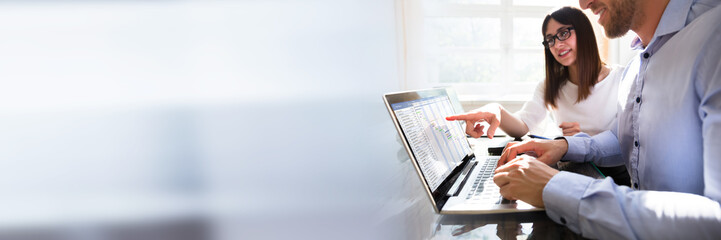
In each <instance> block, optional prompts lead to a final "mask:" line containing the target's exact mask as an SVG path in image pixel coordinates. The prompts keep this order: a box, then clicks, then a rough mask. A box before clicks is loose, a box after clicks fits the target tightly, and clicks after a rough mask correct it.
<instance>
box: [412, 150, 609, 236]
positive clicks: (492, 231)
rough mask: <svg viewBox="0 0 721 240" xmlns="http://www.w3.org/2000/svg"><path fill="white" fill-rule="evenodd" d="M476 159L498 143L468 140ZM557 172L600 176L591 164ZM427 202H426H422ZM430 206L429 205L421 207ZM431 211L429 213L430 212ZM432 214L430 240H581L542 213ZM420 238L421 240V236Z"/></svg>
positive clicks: (566, 166) (562, 167)
mask: <svg viewBox="0 0 721 240" xmlns="http://www.w3.org/2000/svg"><path fill="white" fill-rule="evenodd" d="M470 141H471V144H472V145H473V146H474V149H477V150H476V155H480V156H484V155H488V153H487V152H483V151H479V149H481V150H485V149H486V146H487V144H489V143H492V142H493V141H501V139H498V140H489V139H487V138H481V139H471V140H470ZM558 168H559V169H560V170H564V171H571V172H576V173H580V174H584V175H587V176H592V177H596V178H600V177H601V175H600V174H599V173H598V172H597V171H596V170H595V169H594V168H593V166H592V165H590V164H576V163H561V164H559V166H558ZM423 200H425V201H428V200H427V199H423ZM424 204H427V205H430V203H424ZM431 211H432V210H431ZM430 214H433V217H432V219H434V221H433V223H432V229H431V231H430V232H429V234H430V236H429V238H430V239H584V238H583V237H581V236H580V235H578V234H576V233H574V232H572V231H571V230H570V229H568V228H566V227H565V226H563V225H560V224H557V223H555V222H553V220H551V219H550V218H548V216H547V215H546V213H545V212H526V213H511V214H494V215H440V214H436V213H430ZM421 237H422V236H421Z"/></svg>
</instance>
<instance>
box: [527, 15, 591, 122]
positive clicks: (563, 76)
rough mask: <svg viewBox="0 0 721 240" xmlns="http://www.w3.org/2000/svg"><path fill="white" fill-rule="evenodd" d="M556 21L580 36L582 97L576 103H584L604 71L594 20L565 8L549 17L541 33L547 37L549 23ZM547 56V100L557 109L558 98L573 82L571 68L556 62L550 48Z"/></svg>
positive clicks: (578, 38)
mask: <svg viewBox="0 0 721 240" xmlns="http://www.w3.org/2000/svg"><path fill="white" fill-rule="evenodd" d="M551 18H553V20H556V21H557V22H559V23H561V24H564V25H571V26H573V29H574V31H575V33H572V34H575V35H576V48H577V50H576V66H577V67H578V75H579V78H578V79H579V84H578V98H577V99H576V102H577V103H578V102H580V101H582V100H584V99H586V98H588V96H589V95H591V89H592V88H593V86H594V85H595V84H596V81H597V80H598V74H599V73H600V72H601V64H603V62H601V57H600V56H599V55H598V45H597V44H596V34H594V33H593V27H592V26H591V21H589V20H588V17H586V15H585V14H583V12H582V11H581V10H579V9H577V8H573V7H563V8H561V9H558V10H556V11H554V12H553V13H551V14H549V15H546V18H545V19H544V20H543V27H542V28H541V31H542V32H541V34H542V35H543V36H544V39H545V35H546V30H547V26H548V21H550V20H551ZM545 54H546V84H545V86H546V89H545V90H544V96H543V100H544V101H545V102H546V106H551V107H553V108H555V107H556V99H557V98H558V94H559V92H560V91H561V87H562V86H563V84H565V83H566V82H567V81H569V73H568V68H567V67H564V66H563V65H561V63H559V62H558V61H556V59H555V58H554V57H553V54H551V50H550V49H549V48H545Z"/></svg>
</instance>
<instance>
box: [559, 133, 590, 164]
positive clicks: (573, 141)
mask: <svg viewBox="0 0 721 240" xmlns="http://www.w3.org/2000/svg"><path fill="white" fill-rule="evenodd" d="M563 138H564V139H566V142H567V143H568V150H567V151H566V155H563V157H562V158H561V160H563V161H571V162H585V158H586V155H587V154H588V141H589V140H590V139H588V138H587V137H572V136H567V137H563Z"/></svg>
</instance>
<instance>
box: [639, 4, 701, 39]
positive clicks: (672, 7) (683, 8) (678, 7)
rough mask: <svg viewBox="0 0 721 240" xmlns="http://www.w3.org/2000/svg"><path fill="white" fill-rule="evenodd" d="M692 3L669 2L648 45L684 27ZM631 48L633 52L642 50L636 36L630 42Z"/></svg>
mask: <svg viewBox="0 0 721 240" xmlns="http://www.w3.org/2000/svg"><path fill="white" fill-rule="evenodd" d="M692 3H693V0H670V1H669V3H668V5H666V10H664V11H663V15H662V16H661V20H660V21H659V22H658V26H657V27H656V31H655V32H654V33H653V38H651V42H650V43H649V44H648V45H649V46H650V45H651V44H653V42H654V41H656V39H657V38H659V37H662V36H665V35H668V34H672V33H676V32H678V31H680V30H681V29H682V28H683V27H685V26H686V19H687V18H688V14H689V12H690V11H691V4H692ZM631 48H633V49H635V50H638V49H643V44H642V43H641V39H640V38H638V36H636V37H635V38H634V39H633V41H632V42H631Z"/></svg>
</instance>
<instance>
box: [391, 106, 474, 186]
mask: <svg viewBox="0 0 721 240" xmlns="http://www.w3.org/2000/svg"><path fill="white" fill-rule="evenodd" d="M391 108H392V109H393V112H394V113H395V115H396V118H397V119H398V122H399V123H400V126H401V129H402V131H403V134H404V135H405V136H406V138H407V139H408V144H409V145H410V147H411V150H412V151H413V155H414V156H415V158H416V161H418V165H419V166H420V168H421V171H422V173H423V176H425V178H426V181H427V182H428V185H429V186H430V188H431V191H435V190H436V189H437V188H438V186H439V185H440V184H441V183H442V182H443V180H444V179H445V178H446V177H448V175H449V174H450V173H451V171H452V170H453V169H454V168H455V167H457V166H458V165H460V164H461V163H462V161H463V158H464V157H466V156H467V155H470V154H472V153H473V150H472V149H471V146H470V145H469V144H468V140H467V139H466V134H465V132H464V131H463V129H462V128H461V125H460V124H459V122H457V121H447V120H446V119H445V118H446V117H447V116H450V115H454V114H455V111H454V109H453V105H452V104H451V102H450V100H449V99H448V96H445V95H440V96H438V95H437V96H430V97H424V98H420V99H415V100H411V101H405V102H396V103H391Z"/></svg>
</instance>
